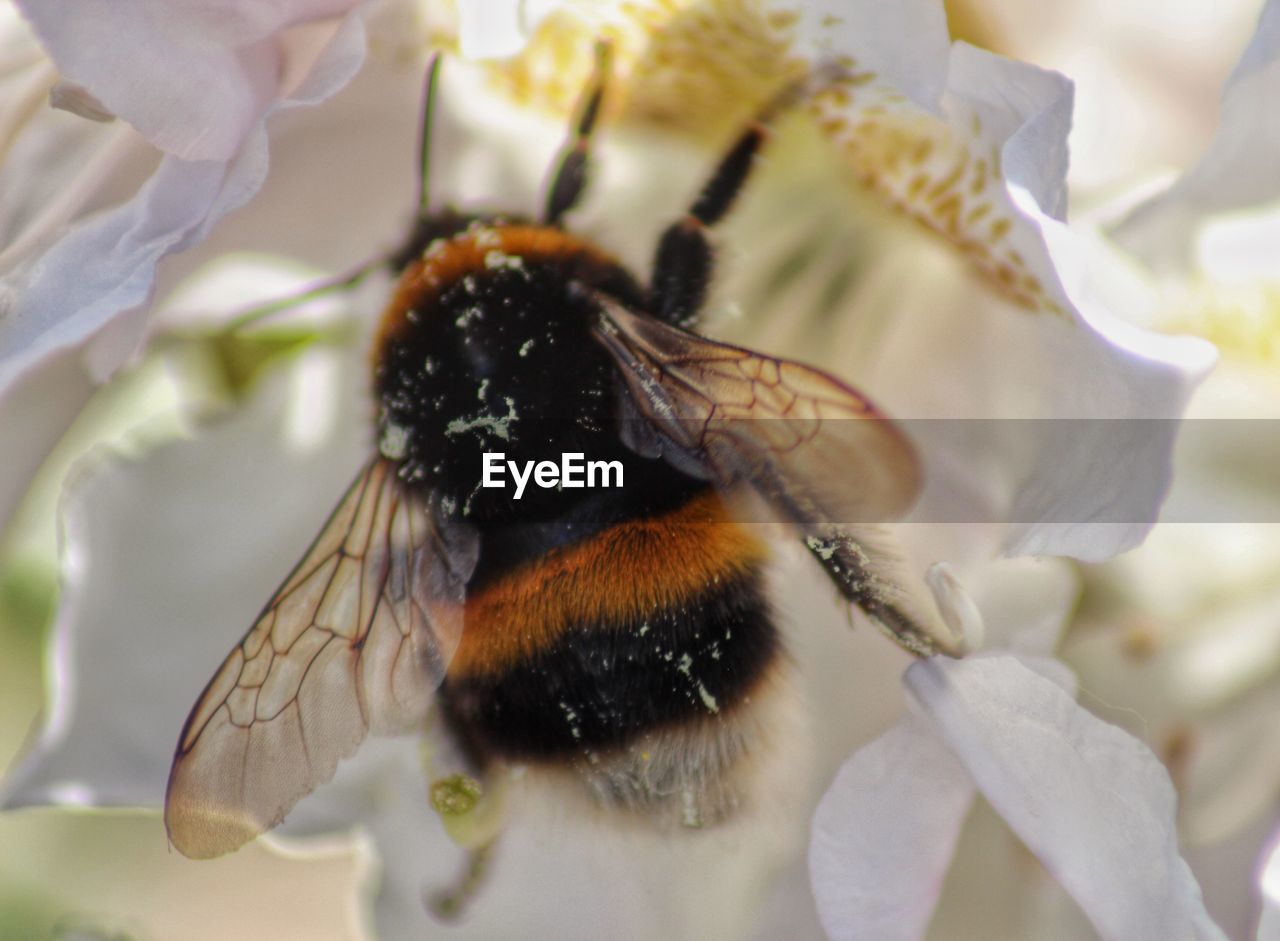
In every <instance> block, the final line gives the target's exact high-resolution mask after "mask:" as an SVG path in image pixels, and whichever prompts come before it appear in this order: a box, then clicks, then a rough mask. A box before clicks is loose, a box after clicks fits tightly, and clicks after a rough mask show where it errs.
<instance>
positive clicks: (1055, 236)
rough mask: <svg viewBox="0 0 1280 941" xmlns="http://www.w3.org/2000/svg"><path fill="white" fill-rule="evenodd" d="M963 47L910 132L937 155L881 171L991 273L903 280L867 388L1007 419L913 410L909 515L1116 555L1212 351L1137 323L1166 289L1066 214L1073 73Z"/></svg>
mask: <svg viewBox="0 0 1280 941" xmlns="http://www.w3.org/2000/svg"><path fill="white" fill-rule="evenodd" d="M951 64H952V69H951V74H950V77H949V85H948V91H947V96H946V99H945V105H946V111H947V116H948V121H949V122H950V123H949V125H948V126H947V127H946V128H941V127H938V126H931V127H932V130H925V131H919V132H916V133H917V136H918V137H919V139H920V140H921V142H922V144H923V143H928V142H930V141H931V142H932V146H931V148H929V149H928V150H927V151H919V152H917V153H926V154H927V156H926V157H925V158H924V159H922V160H919V161H917V162H914V163H913V162H912V161H911V160H909V159H907V158H908V156H910V154H911V152H910V151H909V149H907V148H905V146H904V150H905V153H902V154H899V158H900V159H899V162H898V164H896V165H895V166H896V167H897V169H896V171H893V172H889V171H885V172H881V173H880V174H879V175H878V176H876V177H875V180H876V183H875V185H876V187H878V189H879V191H880V192H881V193H882V195H884V196H885V197H886V198H887V199H888V200H889V201H890V202H891V204H893V205H896V206H899V207H900V208H901V209H902V210H903V211H905V212H907V213H908V214H910V215H912V216H913V217H915V218H917V219H919V220H920V221H922V222H924V223H925V224H926V225H928V226H929V227H930V228H932V229H934V231H936V232H938V233H939V234H940V235H942V236H943V237H944V238H946V239H947V240H948V241H949V242H951V243H952V244H953V245H954V246H955V247H957V248H959V249H960V250H961V251H962V252H964V253H965V257H966V259H967V260H968V261H969V262H970V264H971V266H972V267H973V268H975V269H976V270H977V271H978V272H979V273H980V274H982V275H984V276H985V279H986V280H985V282H984V283H985V284H986V285H987V290H985V291H983V292H981V293H979V292H978V291H976V290H974V289H973V288H972V287H966V286H962V285H957V284H955V280H954V278H946V276H945V274H942V273H941V272H940V276H941V277H943V278H945V280H944V281H942V283H943V284H945V285H946V288H945V289H944V288H942V287H937V288H934V289H933V290H934V291H935V293H934V294H932V295H927V296H926V294H925V293H924V292H927V291H929V290H931V289H930V288H929V287H928V286H927V285H920V286H919V287H914V288H912V287H908V291H909V292H912V294H909V295H908V296H907V297H906V298H904V299H903V300H902V302H901V309H902V311H903V316H901V317H897V318H896V323H895V328H894V329H895V333H894V335H893V336H891V337H890V341H889V345H888V346H887V348H886V350H885V351H884V353H883V355H881V356H880V357H879V358H878V361H877V363H876V368H877V370H878V374H879V375H881V376H883V381H882V383H880V384H878V385H873V389H875V390H876V391H877V392H879V391H880V390H881V388H883V389H884V391H885V394H883V395H882V396H881V397H882V399H883V401H884V405H885V407H886V408H888V409H889V410H890V412H891V413H892V414H895V416H907V417H911V416H924V415H928V416H934V417H946V418H960V419H974V418H991V419H997V420H995V421H988V422H973V421H966V422H917V423H914V424H909V425H908V430H909V431H910V432H912V433H913V434H914V435H915V436H916V438H917V441H918V443H919V444H920V445H921V448H922V450H923V451H924V455H925V461H926V467H927V468H928V467H930V466H932V467H933V473H932V475H931V476H932V479H931V480H929V479H928V478H929V477H930V475H929V474H926V478H927V483H926V492H925V494H924V498H923V500H922V501H921V504H920V505H919V507H918V508H917V512H916V513H915V514H914V516H913V519H914V520H917V521H921V522H930V521H945V520H951V521H959V522H968V523H974V522H994V521H999V520H1003V521H1004V522H1005V523H1006V524H1007V529H1006V531H1005V534H1004V539H1003V543H1004V551H1005V552H1006V553H1007V554H1011V555H1024V554H1025V555H1030V554H1054V555H1069V556H1074V557H1076V558H1081V559H1085V560H1089V561H1098V560H1101V559H1105V558H1108V557H1110V556H1111V555H1114V554H1116V553H1117V552H1121V551H1124V550H1125V549H1128V548H1131V547H1132V546H1134V545H1136V544H1137V543H1138V542H1140V541H1141V539H1142V538H1143V536H1144V535H1145V533H1146V532H1147V530H1148V529H1149V528H1150V526H1151V525H1152V524H1153V523H1154V521H1155V519H1156V516H1157V513H1158V510H1159V507H1160V504H1161V502H1162V500H1163V498H1164V495H1165V493H1166V491H1167V488H1168V481H1169V477H1170V455H1171V449H1172V446H1173V439H1174V434H1175V432H1176V429H1177V422H1176V421H1174V419H1177V418H1178V417H1179V416H1180V415H1181V413H1182V410H1183V409H1184V408H1185V405H1186V403H1187V400H1188V398H1189V396H1190V394H1191V392H1192V390H1193V389H1194V388H1195V386H1196V384H1197V383H1198V382H1199V380H1200V379H1201V378H1202V377H1203V375H1204V373H1205V372H1206V371H1207V370H1208V368H1209V367H1210V366H1211V364H1212V362H1213V359H1214V354H1213V350H1212V348H1211V347H1210V346H1209V345H1208V344H1206V343H1204V342H1202V341H1197V340H1193V339H1189V338H1171V337H1164V336H1159V335H1156V334H1152V333H1147V332H1145V331H1142V330H1140V329H1137V328H1135V327H1132V326H1129V325H1128V324H1126V323H1125V319H1126V318H1129V317H1136V318H1138V319H1140V318H1141V315H1142V314H1143V313H1144V312H1145V309H1146V308H1149V307H1150V306H1151V305H1152V304H1153V303H1154V302H1155V299H1154V297H1153V296H1152V295H1151V294H1150V293H1149V292H1148V291H1147V290H1146V288H1145V286H1144V285H1141V284H1137V283H1135V282H1134V281H1133V280H1132V279H1131V277H1130V276H1129V274H1128V273H1127V271H1126V270H1125V269H1124V268H1123V266H1122V265H1121V263H1120V262H1119V261H1118V260H1117V259H1116V258H1115V257H1113V256H1112V255H1111V254H1109V253H1107V252H1105V251H1103V250H1102V249H1101V248H1100V247H1099V246H1098V245H1097V244H1096V243H1095V242H1094V241H1092V240H1090V239H1087V238H1085V237H1083V236H1081V235H1079V234H1077V233H1076V232H1074V231H1072V230H1069V229H1068V228H1067V227H1066V226H1065V225H1064V224H1063V223H1062V222H1061V221H1060V220H1059V218H1058V216H1059V215H1060V214H1061V211H1062V208H1063V205H1064V200H1065V173H1066V149H1065V142H1066V134H1067V131H1068V129H1069V121H1070V102H1071V89H1070V85H1069V83H1067V82H1066V81H1065V80H1064V79H1062V78H1061V77H1060V76H1055V75H1052V74H1051V73H1045V72H1042V71H1040V70H1038V69H1034V68H1032V67H1030V66H1025V65H1022V64H1019V63H1015V62H1010V61H1008V60H1004V59H1001V58H1000V57H998V56H994V55H991V54H990V53H985V52H981V51H979V50H976V49H973V48H971V47H968V46H965V45H963V44H957V45H956V46H955V48H954V49H953V51H952V56H951ZM854 113H855V114H856V108H855V111H854ZM901 119H902V120H903V121H906V120H907V117H906V116H902V118H901ZM907 127H910V125H909V124H908V125H907ZM921 135H923V136H921ZM908 139H910V138H908ZM850 146H851V147H852V148H854V149H856V147H857V146H858V145H853V144H850ZM992 167H1000V168H1003V172H1004V176H997V175H995V174H994V173H993V171H992V170H991V168H992ZM920 180H923V181H924V182H919V181H920ZM908 283H909V282H908ZM992 288H994V295H995V296H993V291H992V290H991V289H992ZM912 295H914V296H912ZM999 297H1003V298H1004V299H1005V301H1006V303H1000V302H999V300H998V298H999ZM940 305H941V306H942V309H943V311H944V312H945V314H946V315H947V316H942V315H940V313H939V307H940ZM921 362H925V363H929V364H930V367H929V382H927V383H922V382H920V381H919V379H918V366H917V365H916V364H918V363H921ZM975 377H981V379H976V378H975ZM1008 419H1022V420H1021V421H1011V420H1008ZM1060 419H1077V421H1061V420H1060ZM1100 455H1105V458H1104V459H1100V458H1099V456H1100Z"/></svg>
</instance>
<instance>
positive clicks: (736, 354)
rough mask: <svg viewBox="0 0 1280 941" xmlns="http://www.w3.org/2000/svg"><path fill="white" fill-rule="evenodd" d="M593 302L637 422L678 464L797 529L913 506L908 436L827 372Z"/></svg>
mask: <svg viewBox="0 0 1280 941" xmlns="http://www.w3.org/2000/svg"><path fill="white" fill-rule="evenodd" d="M597 299H598V300H599V301H600V303H601V304H602V305H603V307H604V314H603V320H602V322H601V325H600V327H598V328H597V331H596V332H597V336H598V338H599V339H600V340H601V341H602V342H603V343H604V345H605V347H607V348H608V350H609V351H610V353H612V354H613V357H614V360H615V361H616V362H617V364H618V366H619V368H620V370H621V373H622V376H623V379H624V380H625V382H626V384H627V386H628V389H629V391H630V393H631V399H632V401H633V402H634V403H635V404H636V406H637V408H638V410H639V412H640V415H641V417H643V418H644V419H645V420H646V422H647V423H648V424H649V425H651V426H652V427H653V428H654V429H655V430H656V431H658V432H659V433H660V434H661V436H662V437H663V438H665V439H666V441H667V442H670V444H671V445H674V446H675V448H677V449H678V450H679V451H680V452H682V454H681V455H679V456H678V457H677V460H680V459H681V458H683V459H684V461H685V462H687V460H689V459H692V460H693V461H695V462H696V463H698V464H700V465H701V466H703V467H705V468H706V470H707V471H708V472H709V474H710V476H711V477H712V479H713V480H715V481H716V482H717V483H720V484H722V485H732V484H736V483H740V482H748V483H750V484H752V485H753V486H754V487H755V488H756V489H757V490H758V491H760V493H761V494H762V495H763V496H764V497H765V499H766V500H768V501H769V502H770V503H771V504H772V505H773V506H774V507H775V509H777V510H779V511H780V512H781V513H782V514H783V515H784V516H785V517H786V518H788V519H789V520H791V521H792V522H794V523H797V524H799V525H800V526H801V527H802V528H806V529H807V528H808V527H811V526H812V527H821V526H827V525H835V524H843V525H853V524H860V523H872V522H883V521H885V520H890V519H894V518H896V517H899V516H901V515H902V514H903V513H905V512H906V511H907V510H908V509H909V508H910V507H911V504H912V503H913V502H914V501H915V499H916V497H917V495H918V493H919V490H920V479H921V478H920V466H919V463H918V461H917V460H916V455H915V450H914V449H913V448H912V446H911V444H910V442H909V441H907V439H906V438H905V437H904V436H903V434H902V433H901V432H900V431H899V430H898V429H897V428H896V427H895V426H894V425H893V424H892V423H891V422H890V421H888V419H886V418H885V417H884V416H883V415H882V414H881V413H880V412H879V411H878V410H877V409H876V408H875V406H873V405H872V404H871V403H870V402H869V401H868V400H867V399H866V398H865V397H863V396H862V395H860V394H859V393H858V392H856V391H855V390H854V389H851V388H850V387H849V386H847V385H845V384H844V383H843V382H841V381H840V380H838V379H836V378H835V377H834V376H831V375H829V374H827V373H824V372H821V371H819V370H817V369H813V368H811V367H809V366H803V365H801V364H800V363H794V362H791V361H789V360H785V359H777V358H774V357H771V356H766V355H764V354H763V353H755V352H752V351H751V350H745V349H742V348H740V347H736V346H730V345H728V344H725V343H718V342H716V341H714V340H709V339H707V338H706V337H700V336H698V335H696V334H693V333H690V332H688V331H686V330H681V329H679V328H677V327H672V326H668V325H667V324H664V323H662V322H661V321H658V320H655V319H654V318H652V317H644V316H639V315H637V314H633V313H631V312H630V311H628V310H627V309H626V308H624V307H622V306H621V305H619V304H617V303H616V302H614V301H612V300H610V299H608V298H606V297H604V296H602V295H597ZM664 444H665V442H664Z"/></svg>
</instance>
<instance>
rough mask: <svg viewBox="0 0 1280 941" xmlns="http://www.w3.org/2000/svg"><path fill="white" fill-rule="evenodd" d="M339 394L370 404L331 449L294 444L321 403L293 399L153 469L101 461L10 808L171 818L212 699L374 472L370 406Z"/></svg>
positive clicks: (149, 464) (79, 499) (82, 494)
mask: <svg viewBox="0 0 1280 941" xmlns="http://www.w3.org/2000/svg"><path fill="white" fill-rule="evenodd" d="M331 359H332V354H315V355H314V356H313V358H312V360H311V361H310V363H309V365H308V366H307V369H309V368H311V367H313V366H319V365H321V364H322V363H323V362H325V361H328V360H331ZM307 369H300V370H295V371H294V374H298V373H305V372H306V371H307ZM343 371H345V372H346V373H348V374H349V373H351V372H352V371H353V368H352V364H350V363H346V366H345V370H343ZM343 371H340V372H339V373H338V374H337V375H338V376H341V375H342V374H343ZM330 388H331V390H332V391H331V394H334V395H337V396H339V397H340V399H341V398H342V397H343V393H344V392H345V398H347V399H355V400H357V402H350V401H348V402H347V403H346V404H345V406H344V407H345V409H346V418H345V424H344V425H340V427H342V428H345V432H346V433H345V434H344V433H340V432H338V433H334V434H332V435H330V436H328V437H327V438H326V439H325V443H324V444H323V445H316V444H312V445H311V446H309V447H301V446H298V445H296V444H294V443H293V442H292V441H290V440H289V439H288V438H287V436H285V435H282V434H281V422H282V421H283V420H284V419H285V417H286V416H287V415H288V414H289V413H290V411H296V410H305V411H307V412H310V411H312V410H313V409H314V408H315V407H316V405H317V403H316V401H315V399H314V391H313V390H310V391H309V390H307V389H304V388H303V387H301V386H300V385H297V384H295V385H294V386H293V387H292V388H290V389H287V390H286V389H281V388H279V386H278V385H277V386H275V387H272V388H269V389H268V390H267V391H266V392H264V394H262V395H261V396H259V397H258V398H257V399H256V400H255V401H254V403H253V405H252V406H251V407H250V408H248V409H247V410H246V411H245V412H243V413H242V414H238V415H237V416H235V417H234V418H232V419H231V420H229V421H226V422H224V423H220V424H217V425H215V426H213V427H211V428H209V429H207V430H206V431H205V432H204V433H203V434H201V436H200V437H199V438H198V439H195V440H192V441H184V442H179V443H175V444H172V445H169V446H166V447H163V448H161V449H159V450H157V451H156V452H155V453H154V454H152V455H150V456H148V457H147V458H146V459H145V460H143V461H141V462H138V463H133V462H126V461H122V460H119V459H108V460H104V459H103V458H104V457H105V456H104V455H97V458H98V462H97V464H96V465H95V466H91V467H89V468H88V469H87V470H86V471H85V472H84V473H83V475H82V479H80V480H79V481H78V482H77V484H76V486H75V488H74V491H73V495H72V496H71V497H70V498H69V499H68V503H67V508H66V511H65V519H64V546H65V549H64V569H65V575H64V578H65V583H64V589H63V596H62V605H61V608H60V610H59V614H58V621H57V624H56V626H55V628H54V652H53V663H52V670H51V672H52V677H53V682H52V689H51V691H50V699H51V703H50V706H49V708H48V710H47V714H46V717H45V723H44V728H43V729H42V730H41V733H40V735H39V738H38V740H37V741H36V743H35V746H34V748H33V749H32V751H31V752H30V753H29V754H28V755H27V756H26V757H25V759H24V760H23V761H22V763H21V764H20V766H19V768H18V770H17V772H16V774H15V775H14V777H13V778H12V779H10V780H9V781H8V782H7V783H6V788H5V796H4V803H5V804H6V805H7V806H18V805H26V804H35V803H49V802H55V803H56V802H66V801H69V802H73V803H85V804H88V803H92V804H95V805H139V806H150V807H156V806H159V804H160V802H161V801H162V799H163V796H164V788H165V782H166V780H167V778H168V773H169V762H170V760H171V758H172V755H173V748H174V744H175V743H176V742H177V736H178V732H179V730H180V728H181V726H182V722H183V720H184V719H185V718H186V714H187V712H188V711H189V710H190V708H191V706H192V704H193V703H194V702H195V698H196V696H198V695H199V692H200V690H201V689H202V688H203V687H204V684H205V683H206V682H207V681H208V679H209V677H210V676H211V675H212V674H213V671H214V670H215V669H216V668H217V665H218V664H219V663H220V662H221V661H222V659H223V657H224V656H225V655H226V653H227V651H229V650H230V649H231V646H232V645H233V644H234V643H235V642H236V641H237V640H238V639H239V638H240V636H241V635H242V634H243V633H244V631H245V630H246V629H247V625H249V624H250V623H251V622H252V620H253V618H254V616H255V615H256V613H257V612H258V611H259V609H260V608H261V606H262V603H263V599H265V598H268V597H269V596H270V594H271V592H272V590H274V588H275V587H276V586H277V585H278V584H279V582H280V580H281V577H282V574H283V573H287V572H288V571H289V568H290V567H291V566H292V565H293V564H294V562H296V561H297V559H298V558H299V557H300V555H301V553H302V551H303V550H304V549H305V548H306V546H307V545H308V544H309V543H310V540H311V538H312V537H313V536H314V535H315V533H316V531H317V530H318V528H319V526H320V524H321V523H322V522H323V521H324V519H325V517H326V515H327V513H328V512H329V510H330V509H331V508H332V506H333V504H335V503H336V502H337V499H338V496H339V495H340V494H341V493H342V492H343V490H344V488H345V487H346V485H347V484H349V483H350V481H351V479H352V477H354V475H355V470H356V468H357V467H358V466H359V463H360V461H361V458H362V455H363V452H364V448H365V445H366V443H365V441H364V440H363V438H362V435H360V434H359V433H355V434H353V433H352V431H353V429H355V428H358V427H359V425H358V424H356V422H355V412H356V408H357V403H358V398H359V397H358V396H355V395H353V394H352V387H351V386H349V385H348V386H345V387H343V388H342V389H338V388H336V387H335V386H333V385H331V387H330ZM304 396H305V397H304Z"/></svg>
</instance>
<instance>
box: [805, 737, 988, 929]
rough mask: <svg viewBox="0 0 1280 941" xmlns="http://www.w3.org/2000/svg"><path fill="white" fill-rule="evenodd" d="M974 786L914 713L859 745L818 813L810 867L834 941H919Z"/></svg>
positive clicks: (819, 905) (817, 895)
mask: <svg viewBox="0 0 1280 941" xmlns="http://www.w3.org/2000/svg"><path fill="white" fill-rule="evenodd" d="M973 796H974V786H973V782H972V781H971V779H970V777H969V774H968V772H967V771H965V769H964V766H963V765H961V764H960V763H959V762H958V761H956V759H955V756H954V755H953V754H952V753H951V751H950V750H949V749H948V748H947V746H946V744H944V743H943V741H942V740H941V739H939V738H938V737H937V735H936V734H935V733H934V732H933V730H932V729H931V728H930V727H929V724H928V722H926V721H925V720H924V719H923V718H921V717H920V716H916V715H908V716H906V717H904V718H903V719H902V720H901V721H900V722H899V723H898V724H897V725H895V726H894V727H893V728H891V729H890V730H889V731H888V732H886V733H885V734H884V735H882V736H880V737H879V738H878V739H876V740H875V741H873V742H871V743H870V744H869V745H865V746H863V747H862V748H860V749H859V750H858V751H857V752H856V753H855V754H854V755H853V757H852V758H850V759H849V760H848V761H847V762H846V763H845V765H844V767H842V768H841V769H840V772H839V774H837V775H836V779H835V781H834V782H832V784H831V787H830V788H829V789H828V791H827V793H826V795H825V796H824V797H823V798H822V802H821V803H820V804H819V805H818V809H817V812H816V813H815V815H814V818H813V833H812V842H811V844H810V848H809V872H810V877H811V879H812V883H813V893H814V897H815V899H816V900H817V903H818V914H819V916H820V917H821V919H822V925H823V927H824V928H825V929H826V932H827V934H828V935H829V936H830V937H831V938H832V939H833V941H855V939H857V941H862V939H865V941H895V939H902V941H912V939H916V938H920V937H922V936H923V935H924V931H925V928H926V927H927V926H928V923H929V919H930V917H931V916H932V914H933V909H934V906H935V905H936V904H937V901H938V896H939V894H940V893H941V892H942V883H943V879H944V877H945V875H946V872H947V868H948V867H949V866H950V864H951V854H952V853H953V852H954V850H955V845H956V840H957V839H958V838H959V836H960V828H961V825H962V824H963V823H964V818H965V815H966V813H967V812H968V810H969V806H970V804H971V803H972V801H973Z"/></svg>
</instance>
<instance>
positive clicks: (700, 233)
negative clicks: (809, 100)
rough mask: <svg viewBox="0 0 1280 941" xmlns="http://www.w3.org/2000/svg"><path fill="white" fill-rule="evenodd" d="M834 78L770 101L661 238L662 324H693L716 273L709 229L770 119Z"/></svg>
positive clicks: (656, 290)
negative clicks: (686, 208) (693, 199)
mask: <svg viewBox="0 0 1280 941" xmlns="http://www.w3.org/2000/svg"><path fill="white" fill-rule="evenodd" d="M834 74H835V73H833V72H832V71H831V70H829V69H827V68H825V67H824V68H820V69H818V70H817V71H815V72H814V73H813V74H812V75H810V76H808V77H807V78H805V79H802V80H800V81H797V82H793V83H791V84H789V85H787V86H786V87H785V88H783V90H782V91H781V92H780V93H779V94H778V95H776V96H775V97H774V98H773V99H772V100H770V101H769V102H768V103H767V104H766V105H765V106H764V108H762V109H761V110H760V112H759V113H758V114H757V115H756V116H755V118H754V119H753V120H752V121H751V123H749V124H748V125H747V127H746V128H745V129H744V130H743V131H742V133H741V134H739V135H738V138H737V140H735V141H734V142H733V144H732V146H730V148H729V150H728V152H726V153H725V155H724V156H723V157H722V158H721V159H720V164H719V166H717V167H716V169H715V172H713V173H712V174H711V177H710V179H708V180H707V182H706V183H705V184H703V187H702V191H701V192H700V193H699V194H698V198H697V199H696V200H695V201H694V203H693V205H692V206H691V207H690V208H689V211H688V212H686V213H685V214H684V216H683V217H681V218H680V219H679V220H677V221H676V222H673V223H672V224H671V225H669V226H668V227H667V229H666V231H664V232H663V233H662V236H661V238H659V239H658V249H657V252H656V253H655V254H654V259H653V274H652V276H651V277H650V281H649V300H650V306H649V309H650V311H652V313H653V314H654V315H655V316H656V317H658V318H659V319H660V320H663V321H665V322H667V323H670V324H675V325H677V326H688V325H690V324H692V323H693V322H694V321H695V320H696V319H697V317H698V314H699V312H700V311H701V310H702V305H703V303H704V302H705V301H706V297H707V289H708V288H709V287H710V285H711V275H712V273H713V271H714V267H715V251H714V250H713V248H712V246H711V242H710V240H709V239H708V237H707V231H706V230H707V227H708V226H713V225H715V224H716V223H718V222H719V221H720V220H721V219H723V218H724V216H725V215H726V214H727V213H728V212H729V210H730V209H731V208H732V207H733V201H734V200H735V199H736V198H737V196H738V193H739V192H741V191H742V187H743V184H745V183H746V181H747V177H748V176H750V174H751V170H752V169H753V168H754V166H755V162H756V158H757V156H758V155H759V153H760V149H761V148H762V147H763V146H764V145H765V142H766V141H767V140H768V139H769V126H770V124H771V123H772V121H773V119H774V117H775V116H776V115H777V114H778V113H779V112H781V111H783V110H785V109H787V108H789V107H791V106H792V105H793V104H794V103H795V102H796V101H797V100H800V99H802V98H803V97H805V96H806V95H810V94H812V93H813V91H814V90H815V89H819V88H822V87H824V86H826V85H828V84H829V83H830V82H831V80H832V78H833V75H834Z"/></svg>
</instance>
